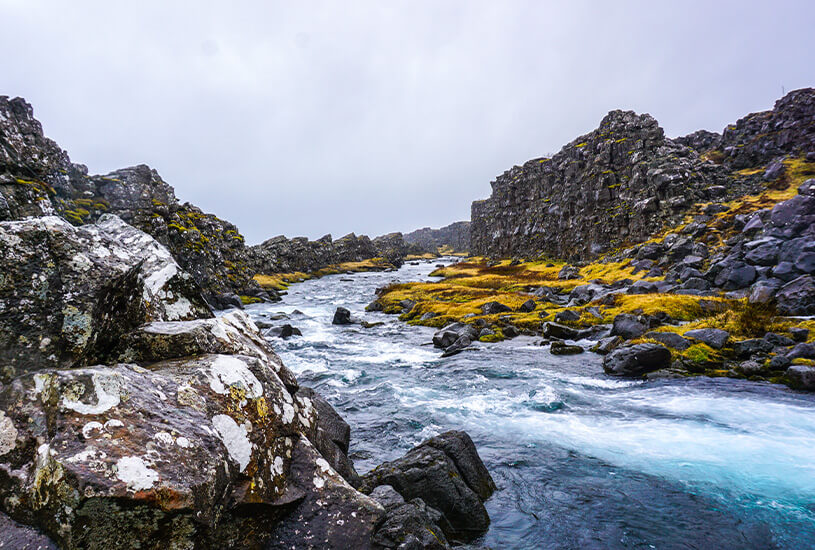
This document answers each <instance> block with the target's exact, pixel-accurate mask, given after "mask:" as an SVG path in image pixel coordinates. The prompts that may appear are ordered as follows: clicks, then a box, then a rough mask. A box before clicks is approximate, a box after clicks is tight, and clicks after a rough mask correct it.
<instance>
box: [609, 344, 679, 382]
mask: <svg viewBox="0 0 815 550" xmlns="http://www.w3.org/2000/svg"><path fill="white" fill-rule="evenodd" d="M670 364H671V352H670V351H668V348H666V347H665V346H663V345H661V344H635V345H633V346H625V347H621V348H617V349H615V350H614V351H612V352H611V353H609V354H608V355H606V356H605V357H604V358H603V370H604V371H605V372H606V374H611V375H614V376H642V375H643V374H645V373H648V372H652V371H655V370H659V369H664V368H666V367H668V366H669V365H670Z"/></svg>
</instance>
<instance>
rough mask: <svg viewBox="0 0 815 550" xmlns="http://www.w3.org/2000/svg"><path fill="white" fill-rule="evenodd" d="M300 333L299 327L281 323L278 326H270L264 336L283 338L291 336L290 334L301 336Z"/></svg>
mask: <svg viewBox="0 0 815 550" xmlns="http://www.w3.org/2000/svg"><path fill="white" fill-rule="evenodd" d="M302 335H303V333H302V332H301V331H300V329H299V328H297V327H293V326H291V325H290V324H288V323H286V324H285V325H281V326H279V327H272V328H270V329H269V330H267V331H266V336H268V337H271V338H281V339H283V340H285V339H287V338H291V337H292V336H302Z"/></svg>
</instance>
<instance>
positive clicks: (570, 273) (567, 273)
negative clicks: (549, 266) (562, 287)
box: [557, 265, 580, 281]
mask: <svg viewBox="0 0 815 550" xmlns="http://www.w3.org/2000/svg"><path fill="white" fill-rule="evenodd" d="M557 278H558V279H560V280H561V281H563V280H568V279H579V278H580V270H579V269H577V268H576V267H574V266H571V265H564V266H563V267H562V268H561V269H560V271H559V272H558V274H557Z"/></svg>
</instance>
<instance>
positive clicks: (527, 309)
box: [518, 300, 537, 313]
mask: <svg viewBox="0 0 815 550" xmlns="http://www.w3.org/2000/svg"><path fill="white" fill-rule="evenodd" d="M536 307H537V304H535V300H527V301H526V302H524V303H523V304H521V305H520V307H519V308H518V311H520V312H521V313H531V312H533V311H535V308H536Z"/></svg>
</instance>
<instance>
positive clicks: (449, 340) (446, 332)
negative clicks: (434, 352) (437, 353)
mask: <svg viewBox="0 0 815 550" xmlns="http://www.w3.org/2000/svg"><path fill="white" fill-rule="evenodd" d="M461 337H466V338H467V339H468V340H476V339H477V338H478V331H477V329H476V328H475V327H474V326H472V325H468V324H467V323H452V324H450V325H447V326H446V327H443V328H442V329H440V330H438V331H436V333H435V334H434V335H433V345H434V346H436V347H437V348H449V347H450V346H452V345H453V344H454V343H455V342H456V341H457V340H459V339H460V338H461Z"/></svg>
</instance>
